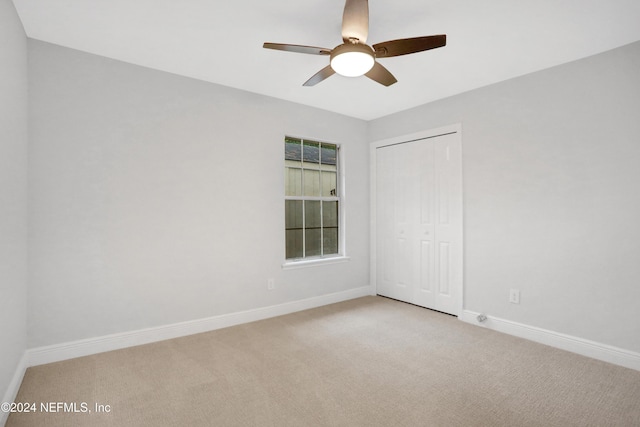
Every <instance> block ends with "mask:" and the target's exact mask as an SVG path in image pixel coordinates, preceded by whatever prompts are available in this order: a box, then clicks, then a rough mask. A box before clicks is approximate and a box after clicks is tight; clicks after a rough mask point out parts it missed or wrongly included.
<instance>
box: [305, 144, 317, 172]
mask: <svg viewBox="0 0 640 427" xmlns="http://www.w3.org/2000/svg"><path fill="white" fill-rule="evenodd" d="M302 155H303V158H302V161H303V162H304V163H305V168H314V169H317V168H318V166H319V164H320V143H319V142H314V141H304V151H303V153H302Z"/></svg>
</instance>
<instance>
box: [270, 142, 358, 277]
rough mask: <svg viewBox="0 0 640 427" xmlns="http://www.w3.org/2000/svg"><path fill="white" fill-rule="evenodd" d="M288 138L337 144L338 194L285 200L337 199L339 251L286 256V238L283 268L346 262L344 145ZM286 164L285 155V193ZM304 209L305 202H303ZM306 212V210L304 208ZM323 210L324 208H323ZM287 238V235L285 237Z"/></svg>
mask: <svg viewBox="0 0 640 427" xmlns="http://www.w3.org/2000/svg"><path fill="white" fill-rule="evenodd" d="M287 138H292V139H300V140H301V141H302V143H303V144H304V141H313V142H319V143H320V144H331V145H335V146H336V173H337V183H336V187H337V188H336V189H337V194H336V195H335V196H324V197H323V196H319V197H318V196H304V195H303V196H287V195H286V194H285V195H284V200H285V201H286V200H302V201H305V200H309V201H320V202H323V201H337V202H338V253H336V254H328V255H316V256H309V257H302V258H289V259H287V258H286V240H285V248H284V251H283V252H284V253H283V257H284V262H283V263H282V268H283V269H294V268H304V267H313V266H317V265H327V264H335V263H341V262H346V261H349V260H350V258H349V257H348V256H347V255H346V251H345V247H346V244H345V242H346V238H345V236H346V228H345V212H346V209H345V200H346V197H345V185H344V182H345V174H344V163H345V161H344V158H345V154H344V146H343V145H342V144H337V143H335V142H329V141H324V140H319V139H317V138H305V137H299V136H293V135H286V136H285V138H283V141H284V140H286V139H287ZM286 167H287V166H286V164H284V156H283V167H282V173H283V185H282V192H283V194H284V193H285V183H284V173H285V170H286ZM302 180H303V181H302V186H303V187H302V188H304V173H303V174H302ZM320 206H321V209H322V203H320ZM303 209H304V203H303ZM303 212H304V210H303ZM321 212H322V210H321ZM304 217H305V216H304V213H303V215H302V219H303V229H304V220H305V218H304ZM283 220H285V221H283V227H282V229H283V237H285V236H286V219H285V217H284V215H283ZM302 236H303V245H302V246H303V253H304V246H305V245H304V239H305V233H304V232H303V233H302ZM285 239H286V237H285ZM322 240H323V239H321V244H324V242H322Z"/></svg>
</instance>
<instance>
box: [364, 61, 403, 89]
mask: <svg viewBox="0 0 640 427" xmlns="http://www.w3.org/2000/svg"><path fill="white" fill-rule="evenodd" d="M365 76H367V77H369V78H370V79H371V80H374V81H376V82H378V83H380V84H381V85H385V86H391V85H392V84H394V83H395V82H397V81H398V80H396V78H395V77H393V74H391V73H390V72H389V70H387V69H386V68H384V67H383V66H382V65H380V63H378V62H376V63H374V64H373V68H372V69H371V70H369V72H368V73H366V74H365Z"/></svg>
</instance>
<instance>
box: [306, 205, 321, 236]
mask: <svg viewBox="0 0 640 427" xmlns="http://www.w3.org/2000/svg"><path fill="white" fill-rule="evenodd" d="M304 224H305V228H307V229H310V228H320V225H321V218H320V202H319V201H316V200H305V202H304Z"/></svg>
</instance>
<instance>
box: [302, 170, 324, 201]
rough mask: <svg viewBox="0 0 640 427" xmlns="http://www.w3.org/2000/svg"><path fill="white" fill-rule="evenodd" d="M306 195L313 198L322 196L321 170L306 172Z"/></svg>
mask: <svg viewBox="0 0 640 427" xmlns="http://www.w3.org/2000/svg"><path fill="white" fill-rule="evenodd" d="M304 195H305V196H313V197H318V196H320V171H319V170H308V169H305V170H304Z"/></svg>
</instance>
